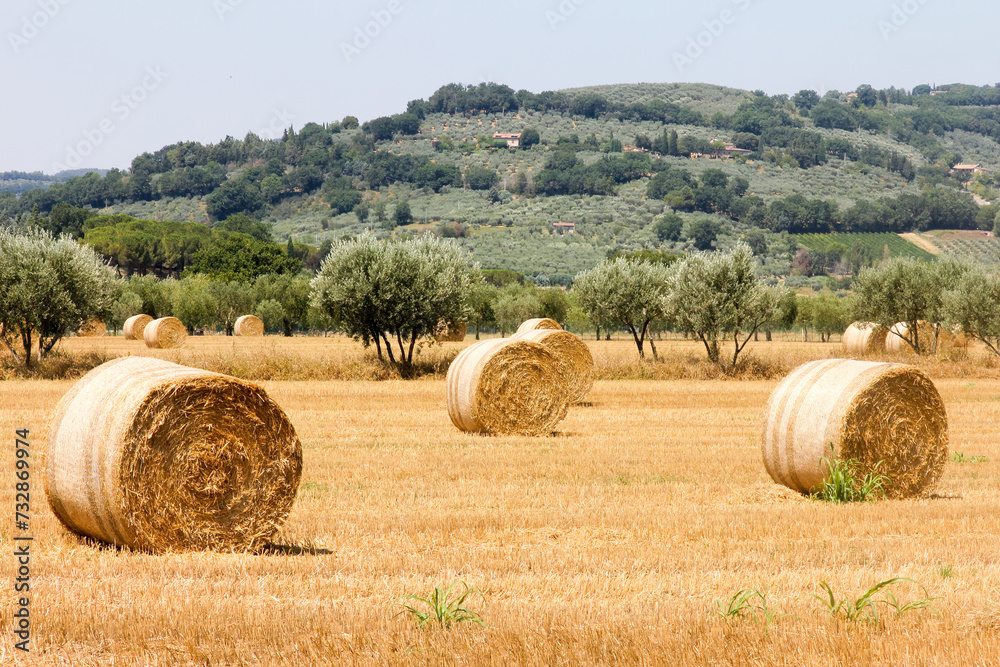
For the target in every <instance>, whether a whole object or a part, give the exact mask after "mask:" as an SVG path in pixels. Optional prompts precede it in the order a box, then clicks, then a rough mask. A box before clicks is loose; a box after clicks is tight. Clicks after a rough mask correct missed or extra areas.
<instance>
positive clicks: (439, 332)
mask: <svg viewBox="0 0 1000 667" xmlns="http://www.w3.org/2000/svg"><path fill="white" fill-rule="evenodd" d="M466 333H467V331H466V327H465V322H457V323H452V324H449V323H448V322H445V321H444V320H442V321H440V322H438V325H437V327H435V329H434V340H436V341H437V342H439V343H461V342H462V341H463V340H465V335H466Z"/></svg>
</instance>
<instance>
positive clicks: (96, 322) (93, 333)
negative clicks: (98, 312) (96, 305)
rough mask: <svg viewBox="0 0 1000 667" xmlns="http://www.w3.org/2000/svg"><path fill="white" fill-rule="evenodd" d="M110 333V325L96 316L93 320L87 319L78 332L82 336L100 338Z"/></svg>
mask: <svg viewBox="0 0 1000 667" xmlns="http://www.w3.org/2000/svg"><path fill="white" fill-rule="evenodd" d="M107 333H108V327H107V325H106V324H104V321H103V320H100V319H97V318H96V317H95V318H94V319H91V320H87V321H86V322H84V323H83V326H82V327H80V330H79V331H78V332H77V333H76V335H77V336H79V337H80V338H100V337H101V336H104V335H105V334H107Z"/></svg>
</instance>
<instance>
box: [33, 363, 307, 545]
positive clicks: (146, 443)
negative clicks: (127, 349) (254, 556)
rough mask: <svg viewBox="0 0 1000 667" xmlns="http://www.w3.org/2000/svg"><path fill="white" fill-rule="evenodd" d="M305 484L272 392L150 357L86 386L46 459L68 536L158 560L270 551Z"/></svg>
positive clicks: (88, 379)
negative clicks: (171, 555) (189, 553)
mask: <svg viewBox="0 0 1000 667" xmlns="http://www.w3.org/2000/svg"><path fill="white" fill-rule="evenodd" d="M301 473H302V447H301V445H300V443H299V439H298V437H297V436H296V434H295V429H294V428H293V427H292V425H291V423H290V422H289V421H288V418H287V417H286V416H285V413H284V412H283V411H282V410H281V408H279V407H278V406H277V405H276V404H275V403H274V402H273V401H272V400H271V399H270V398H269V397H268V395H267V394H266V393H265V392H264V390H263V389H261V388H260V387H258V386H257V385H254V384H251V383H249V382H245V381H243V380H238V379H236V378H232V377H228V376H226V375H219V374H217V373H210V372H208V371H203V370H198V369H194V368H187V367H184V366H178V365H177V364H172V363H170V362H167V361H162V360H160V359H151V358H149V357H123V358H120V359H115V360H114V361H109V362H108V363H106V364H103V365H101V366H98V367H97V368H95V369H94V370H92V371H91V372H89V373H88V374H87V375H85V376H84V377H83V379H81V380H80V381H79V382H77V383H76V385H74V386H73V388H72V389H71V390H70V391H69V393H68V394H66V395H65V396H64V397H63V399H62V400H61V401H60V402H59V404H58V406H57V407H56V415H55V419H54V420H53V423H52V427H51V429H50V430H49V440H48V448H47V450H46V455H45V490H46V492H47V494H48V498H49V504H50V505H51V506H52V510H53V511H54V512H55V514H56V516H57V517H58V518H59V520H60V521H62V522H63V524H65V526H66V527H67V528H69V529H70V530H71V531H73V532H75V533H79V534H81V535H87V536H90V537H93V538H95V539H98V540H101V541H103V542H108V543H112V544H118V545H122V546H128V547H133V548H137V549H142V550H148V551H156V552H158V551H164V550H171V549H219V550H229V549H237V550H244V549H255V548H257V547H260V546H262V545H264V544H266V543H267V542H268V540H270V539H271V538H272V537H273V536H274V534H275V533H276V532H277V531H278V529H279V528H280V526H281V524H282V523H283V522H284V520H285V518H286V517H287V515H288V512H289V510H290V509H291V507H292V502H293V501H294V499H295V492H296V490H297V489H298V484H299V478H300V476H301Z"/></svg>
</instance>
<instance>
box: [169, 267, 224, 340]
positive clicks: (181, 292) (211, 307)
mask: <svg viewBox="0 0 1000 667" xmlns="http://www.w3.org/2000/svg"><path fill="white" fill-rule="evenodd" d="M210 283H211V281H210V280H209V279H208V278H207V277H206V276H204V275H201V274H196V275H194V276H190V277H187V278H183V279H182V280H178V281H176V282H175V283H174V284H173V285H172V286H171V287H170V297H171V312H173V316H174V317H176V318H177V319H179V320H180V321H181V322H183V323H184V326H186V327H187V330H188V333H192V334H193V333H194V331H195V329H201V328H202V327H205V326H207V325H209V324H212V323H214V322H215V319H216V314H217V310H218V306H217V304H216V302H215V298H214V297H213V296H212V294H211V292H209V285H210Z"/></svg>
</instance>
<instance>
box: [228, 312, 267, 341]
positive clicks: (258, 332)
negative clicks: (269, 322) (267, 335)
mask: <svg viewBox="0 0 1000 667" xmlns="http://www.w3.org/2000/svg"><path fill="white" fill-rule="evenodd" d="M233 335H234V336H263V335H264V322H263V321H262V320H261V319H260V318H259V317H257V316H256V315H243V316H241V317H237V318H236V323H235V324H234V325H233Z"/></svg>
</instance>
